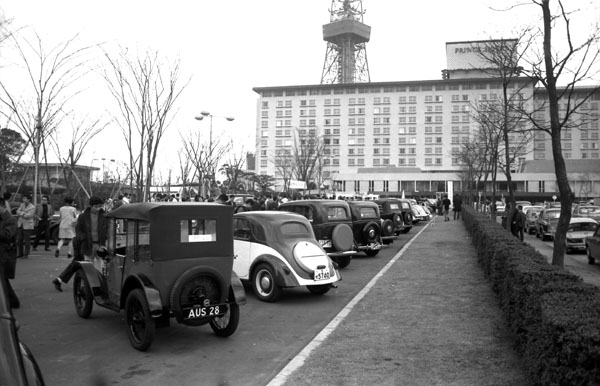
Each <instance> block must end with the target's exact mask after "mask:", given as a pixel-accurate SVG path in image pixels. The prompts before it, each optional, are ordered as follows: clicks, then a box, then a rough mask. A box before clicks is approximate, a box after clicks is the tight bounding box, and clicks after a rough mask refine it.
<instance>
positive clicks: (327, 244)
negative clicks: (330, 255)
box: [319, 240, 331, 248]
mask: <svg viewBox="0 0 600 386" xmlns="http://www.w3.org/2000/svg"><path fill="white" fill-rule="evenodd" d="M319 244H321V246H322V247H323V248H331V240H319Z"/></svg>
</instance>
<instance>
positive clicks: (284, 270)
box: [250, 254, 300, 287]
mask: <svg viewBox="0 0 600 386" xmlns="http://www.w3.org/2000/svg"><path fill="white" fill-rule="evenodd" d="M260 263H267V264H269V265H270V266H272V267H273V269H274V270H275V281H276V282H277V285H279V286H281V287H297V286H298V285H300V283H299V282H298V280H296V277H295V276H294V274H293V272H292V269H291V268H290V267H289V266H288V265H287V264H286V263H284V262H283V261H282V260H281V259H280V258H278V257H276V256H273V255H267V254H264V255H260V256H257V257H256V259H254V262H253V263H252V267H251V268H250V272H253V271H254V268H255V267H256V266H257V265H258V264H260Z"/></svg>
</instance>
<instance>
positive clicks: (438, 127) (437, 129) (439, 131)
mask: <svg viewBox="0 0 600 386" xmlns="http://www.w3.org/2000/svg"><path fill="white" fill-rule="evenodd" d="M435 132H436V133H438V134H441V133H442V126H436V127H435Z"/></svg>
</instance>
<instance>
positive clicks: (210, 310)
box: [183, 304, 227, 320]
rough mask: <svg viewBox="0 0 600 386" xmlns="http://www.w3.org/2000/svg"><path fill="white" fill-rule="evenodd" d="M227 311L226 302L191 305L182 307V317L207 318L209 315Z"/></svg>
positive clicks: (221, 313) (217, 314)
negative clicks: (201, 305)
mask: <svg viewBox="0 0 600 386" xmlns="http://www.w3.org/2000/svg"><path fill="white" fill-rule="evenodd" d="M226 312H227V305H226V304H215V305H212V306H206V307H200V306H196V307H191V308H184V309H183V316H184V319H188V320H189V319H198V318H207V317H211V316H219V315H223V314H225V313H226Z"/></svg>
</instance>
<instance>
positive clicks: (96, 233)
mask: <svg viewBox="0 0 600 386" xmlns="http://www.w3.org/2000/svg"><path fill="white" fill-rule="evenodd" d="M89 203H90V206H88V207H87V208H86V209H85V210H84V211H83V213H81V214H80V215H79V217H77V223H76V224H75V238H74V239H73V260H72V261H71V263H69V265H68V266H67V268H65V270H64V271H62V272H61V274H60V275H59V276H58V277H57V278H55V279H54V280H52V284H54V287H55V288H56V290H58V291H62V287H61V285H62V284H64V283H68V282H69V280H70V279H71V277H72V276H73V275H74V274H75V272H76V271H77V264H76V262H78V261H82V260H86V261H93V262H94V266H95V267H96V269H100V267H101V266H100V264H99V263H97V262H96V260H97V258H96V257H95V256H96V250H98V248H100V247H101V246H106V238H107V235H108V219H107V218H106V216H105V211H104V201H103V200H102V199H101V198H100V197H97V196H92V197H90V201H89Z"/></svg>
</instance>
